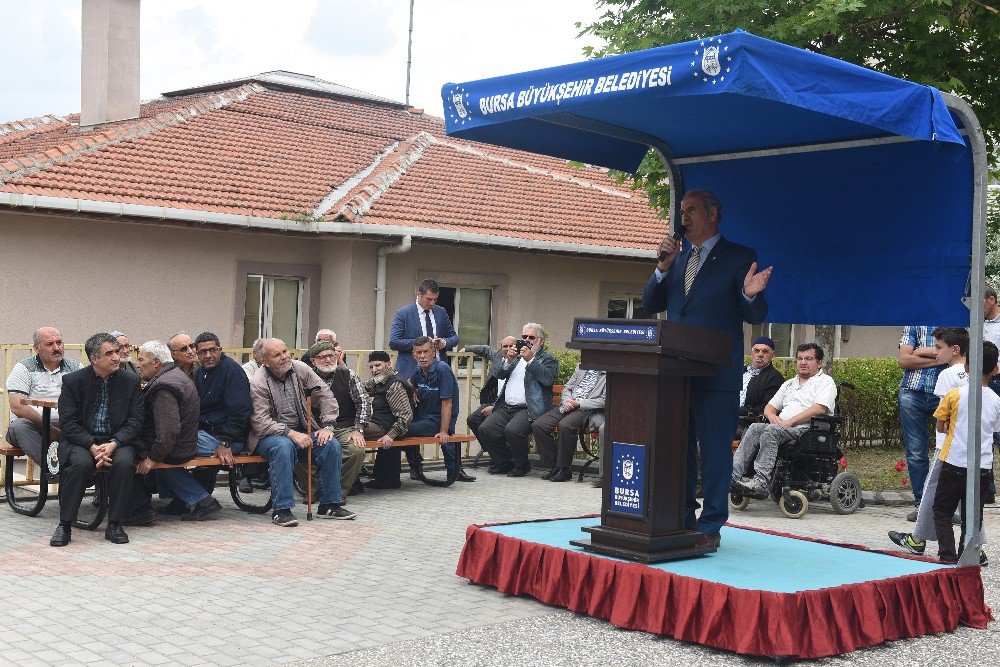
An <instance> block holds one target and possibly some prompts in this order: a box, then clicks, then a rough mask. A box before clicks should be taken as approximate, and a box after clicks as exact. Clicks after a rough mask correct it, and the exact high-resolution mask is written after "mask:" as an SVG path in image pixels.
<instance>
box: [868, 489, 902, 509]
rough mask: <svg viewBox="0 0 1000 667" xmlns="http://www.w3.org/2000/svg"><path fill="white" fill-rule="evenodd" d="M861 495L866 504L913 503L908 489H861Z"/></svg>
mask: <svg viewBox="0 0 1000 667" xmlns="http://www.w3.org/2000/svg"><path fill="white" fill-rule="evenodd" d="M861 497H862V498H863V499H864V501H865V504H866V505H886V506H888V507H902V506H906V505H912V504H913V493H912V492H910V491H862V492H861Z"/></svg>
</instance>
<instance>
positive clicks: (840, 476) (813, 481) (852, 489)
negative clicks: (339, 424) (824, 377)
mask: <svg viewBox="0 0 1000 667" xmlns="http://www.w3.org/2000/svg"><path fill="white" fill-rule="evenodd" d="M844 388H847V389H853V388H854V386H853V385H851V384H849V383H847V382H843V383H841V384H840V386H839V388H838V392H837V395H838V396H839V395H840V391H841V390H843V389H844ZM835 413H836V414H834V415H833V416H829V415H820V416H817V417H813V418H812V419H811V420H810V422H809V428H808V430H806V431H805V432H804V433H803V434H802V435H801V436H799V438H798V439H797V440H793V441H790V442H786V443H784V444H783V445H781V447H780V448H779V449H778V456H777V459H776V462H775V467H774V474H773V475H772V476H771V486H770V487H769V489H768V492H769V493H768V496H769V497H770V498H771V499H772V500H773V501H774V502H776V503H777V504H778V509H779V510H781V513H782V514H784V515H785V516H786V517H788V518H789V519H799V518H802V517H803V516H805V514H806V512H808V511H809V503H810V502H816V501H819V500H823V499H828V500H829V501H830V504H831V505H832V506H833V511H834V512H836V513H837V514H854V512H856V511H858V509H860V508H861V507H863V506H864V502H863V500H862V497H861V480H860V479H859V478H858V476H857V475H855V474H854V473H850V472H847V470H846V467H847V460H846V458H845V457H844V454H843V452H841V451H840V426H841V424H842V423H843V417H841V416H840V414H839V411H838V410H835ZM760 421H765V420H764V419H763V416H757V415H746V416H741V417H740V426H741V427H742V428H744V429H745V428H746V427H748V426H749V425H750V424H751V423H754V422H760ZM751 499H758V500H763V498H759V497H758V498H753V496H751V495H750V494H749V492H748V491H747V490H746V489H744V488H743V487H742V486H740V485H739V484H735V483H734V484H733V485H732V487H731V488H730V491H729V503H730V505H731V506H732V507H733V509H736V510H745V509H746V508H747V506H748V505H749V504H750V500H751Z"/></svg>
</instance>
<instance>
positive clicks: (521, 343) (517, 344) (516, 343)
mask: <svg viewBox="0 0 1000 667" xmlns="http://www.w3.org/2000/svg"><path fill="white" fill-rule="evenodd" d="M530 346H531V343H529V342H528V341H526V340H524V339H523V338H518V339H517V340H516V341H514V347H515V348H516V349H515V352H517V353H518V354H521V348H523V347H530Z"/></svg>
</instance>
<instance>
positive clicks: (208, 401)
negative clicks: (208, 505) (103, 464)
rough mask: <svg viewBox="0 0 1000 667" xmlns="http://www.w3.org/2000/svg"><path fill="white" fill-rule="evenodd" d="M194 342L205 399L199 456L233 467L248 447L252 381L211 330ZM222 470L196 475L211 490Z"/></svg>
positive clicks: (197, 374) (196, 376)
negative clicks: (214, 457) (236, 455)
mask: <svg viewBox="0 0 1000 667" xmlns="http://www.w3.org/2000/svg"><path fill="white" fill-rule="evenodd" d="M194 345H195V354H196V355H197V357H198V362H199V365H198V366H197V367H195V369H194V371H193V372H192V373H191V379H192V380H194V386H195V387H196V388H197V389H198V396H199V397H200V400H201V409H200V416H199V418H198V456H217V457H219V459H221V461H222V464H223V465H224V466H227V467H230V468H231V467H232V465H233V454H240V453H242V452H243V450H244V449H246V440H247V432H248V431H249V430H250V413H251V412H252V411H253V405H252V404H251V402H250V382H249V380H247V376H246V373H244V372H243V368H242V367H241V366H240V365H239V364H238V363H236V360H234V359H233V358H232V357H230V356H228V355H226V354H225V353H224V352H223V351H222V343H221V342H220V341H219V337H218V336H216V335H215V334H214V333H212V332H211V331H205V332H203V333H200V334H198V337H197V338H195V339H194ZM218 473H219V469H218V468H203V469H199V470H196V471H195V474H194V478H195V479H196V480H198V483H199V484H201V485H202V486H203V487H205V490H206V491H208V492H209V493H211V492H212V490H213V489H214V488H215V478H216V476H217V475H218ZM173 509H174V510H178V509H182V508H177V507H176V506H175V507H174V508H173Z"/></svg>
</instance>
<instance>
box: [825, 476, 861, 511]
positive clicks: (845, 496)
mask: <svg viewBox="0 0 1000 667" xmlns="http://www.w3.org/2000/svg"><path fill="white" fill-rule="evenodd" d="M830 504H831V505H833V511H834V512H836V513H837V514H854V513H855V512H857V511H858V508H860V507H861V480H860V479H858V476H857V475H855V474H854V473H850V472H842V473H840V474H839V475H837V476H836V477H834V478H833V481H832V482H830Z"/></svg>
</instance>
